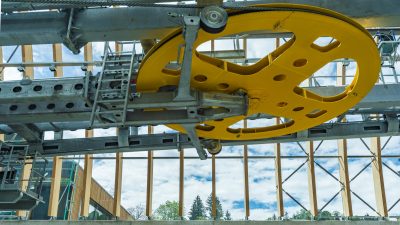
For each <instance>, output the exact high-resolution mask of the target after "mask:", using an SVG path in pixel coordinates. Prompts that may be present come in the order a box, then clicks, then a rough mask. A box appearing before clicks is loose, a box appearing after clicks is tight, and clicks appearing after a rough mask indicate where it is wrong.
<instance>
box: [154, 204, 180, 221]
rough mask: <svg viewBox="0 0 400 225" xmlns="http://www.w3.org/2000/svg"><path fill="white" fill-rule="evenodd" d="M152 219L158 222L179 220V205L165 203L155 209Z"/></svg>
mask: <svg viewBox="0 0 400 225" xmlns="http://www.w3.org/2000/svg"><path fill="white" fill-rule="evenodd" d="M154 217H155V218H156V219H158V220H179V219H180V217H179V203H178V202H177V201H172V202H171V201H166V202H165V203H164V204H161V205H160V206H159V207H158V208H157V209H156V211H155V212H154Z"/></svg>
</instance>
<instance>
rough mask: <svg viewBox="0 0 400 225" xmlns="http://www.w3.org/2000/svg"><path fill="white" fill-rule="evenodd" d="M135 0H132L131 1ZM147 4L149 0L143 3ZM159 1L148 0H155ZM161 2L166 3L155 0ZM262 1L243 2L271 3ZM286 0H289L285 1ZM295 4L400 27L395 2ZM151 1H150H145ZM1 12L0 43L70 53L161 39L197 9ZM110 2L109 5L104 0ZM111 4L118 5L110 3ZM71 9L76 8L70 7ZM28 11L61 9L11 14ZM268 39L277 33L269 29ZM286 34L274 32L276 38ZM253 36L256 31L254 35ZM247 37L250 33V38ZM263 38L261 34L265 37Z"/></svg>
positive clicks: (8, 6)
mask: <svg viewBox="0 0 400 225" xmlns="http://www.w3.org/2000/svg"><path fill="white" fill-rule="evenodd" d="M135 2H136V3H137V2H139V1H132V4H135ZM146 2H147V1H146ZM154 2H157V1H151V2H150V3H154ZM158 2H165V1H158ZM274 2H275V1H273V0H263V1H257V2H250V3H244V4H256V3H274ZM289 2H290V1H289ZM293 2H294V3H296V4H302V3H303V4H308V5H315V6H320V7H324V8H328V9H331V10H334V11H338V12H341V13H343V14H345V15H347V16H349V17H352V18H354V19H356V20H358V21H359V22H360V23H361V24H362V25H364V26H365V27H369V28H371V31H372V32H373V33H374V32H375V31H376V29H374V27H386V28H382V29H379V30H385V29H389V30H394V31H399V26H398V23H397V21H399V15H400V9H399V7H397V6H398V5H397V4H398V3H397V2H396V0H384V1H380V2H376V1H373V0H368V1H367V2H366V1H362V0H354V1H353V2H352V4H350V5H349V7H342V5H343V4H345V1H335V2H332V1H329V0H324V1H316V0H314V1H306V0H302V1H293ZM148 3H149V2H148ZM2 4H3V5H2V12H5V13H9V14H3V15H2V17H1V21H2V32H1V33H0V45H2V46H5V45H22V44H52V43H64V44H65V45H66V46H67V47H68V48H69V49H71V50H72V51H73V52H75V53H78V52H79V49H80V48H81V47H83V46H84V45H85V44H86V43H88V42H95V41H130V40H140V39H155V38H161V37H163V36H165V35H166V34H168V33H169V32H170V31H171V30H172V29H176V28H179V27H180V26H181V24H180V23H179V22H178V21H177V20H175V19H174V18H172V17H171V15H194V14H196V13H195V12H196V8H193V7H192V8H191V7H183V6H179V5H178V6H169V7H161V6H158V7H156V6H154V5H152V7H140V6H138V7H122V8H98V7H96V8H87V7H89V6H92V7H93V6H95V5H93V4H91V5H82V4H80V5H78V6H77V5H68V4H40V3H39V4H37V5H35V4H31V3H29V4H27V3H23V2H22V3H19V2H12V1H10V2H8V1H7V2H5V1H3V3H2ZM106 4H111V3H108V2H107V3H106ZM112 4H117V2H113V3H112ZM238 5H239V6H240V3H229V2H228V3H225V6H227V7H230V6H238ZM71 7H77V8H72V9H71ZM32 9H39V10H40V9H61V11H59V12H56V11H50V12H49V11H42V12H24V13H11V12H14V11H21V10H22V11H23V10H32ZM267 35H269V37H276V36H277V34H272V33H269V34H268V33H267ZM282 35H287V34H278V36H282ZM256 36H257V35H256ZM249 37H251V36H249ZM264 37H265V35H264Z"/></svg>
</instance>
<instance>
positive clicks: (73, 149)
mask: <svg viewBox="0 0 400 225" xmlns="http://www.w3.org/2000/svg"><path fill="white" fill-rule="evenodd" d="M399 132H400V131H399V120H398V119H397V118H395V119H389V120H386V121H383V120H381V121H363V122H344V123H335V124H331V123H325V124H322V125H320V126H316V127H313V128H310V129H308V130H305V131H302V132H299V133H294V134H288V135H284V136H279V137H273V138H267V139H259V140H249V141H221V144H222V145H223V146H238V145H243V144H248V145H252V144H268V143H284V142H296V141H311V140H314V141H316V140H333V139H350V138H367V137H379V136H389V135H390V136H392V135H399ZM128 139H129V145H128V146H127V147H118V146H119V145H118V137H116V136H110V137H94V138H73V139H59V140H45V141H44V142H43V144H42V145H33V146H30V151H32V153H34V152H35V151H39V152H40V153H41V154H42V155H43V156H52V155H79V154H98V153H99V154H100V153H111V152H124V151H126V152H127V151H129V152H137V151H149V150H152V151H153V150H173V149H180V148H193V145H192V142H191V141H190V140H189V138H188V136H187V135H186V134H181V133H163V134H152V135H131V136H129V138H128ZM9 144H16V145H24V144H26V143H17V142H13V143H9ZM2 148H8V146H7V145H3V147H2ZM21 149H22V147H21Z"/></svg>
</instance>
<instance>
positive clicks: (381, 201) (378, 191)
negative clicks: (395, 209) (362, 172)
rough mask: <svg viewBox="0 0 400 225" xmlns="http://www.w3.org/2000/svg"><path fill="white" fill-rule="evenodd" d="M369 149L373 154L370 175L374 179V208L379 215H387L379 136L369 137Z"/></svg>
mask: <svg viewBox="0 0 400 225" xmlns="http://www.w3.org/2000/svg"><path fill="white" fill-rule="evenodd" d="M371 151H372V153H373V154H374V156H375V157H374V160H373V162H372V177H373V179H374V189H375V201H376V208H377V212H378V213H379V215H380V216H381V217H387V216H388V210H387V204H386V194H385V184H384V181H383V170H382V157H381V139H380V138H379V137H373V138H371Z"/></svg>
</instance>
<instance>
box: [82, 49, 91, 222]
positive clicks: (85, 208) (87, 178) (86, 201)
mask: <svg viewBox="0 0 400 225" xmlns="http://www.w3.org/2000/svg"><path fill="white" fill-rule="evenodd" d="M83 57H84V60H85V61H86V62H88V61H93V50H92V43H87V44H86V45H85V47H84V48H83ZM87 70H88V71H93V66H92V65H89V66H88V68H87ZM93 136H94V132H93V130H85V137H86V138H92V137H93ZM84 163H85V164H84V170H83V197H82V200H83V202H82V206H81V216H82V217H88V216H89V207H90V190H91V188H92V170H93V159H92V155H91V154H87V155H85V162H84Z"/></svg>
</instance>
